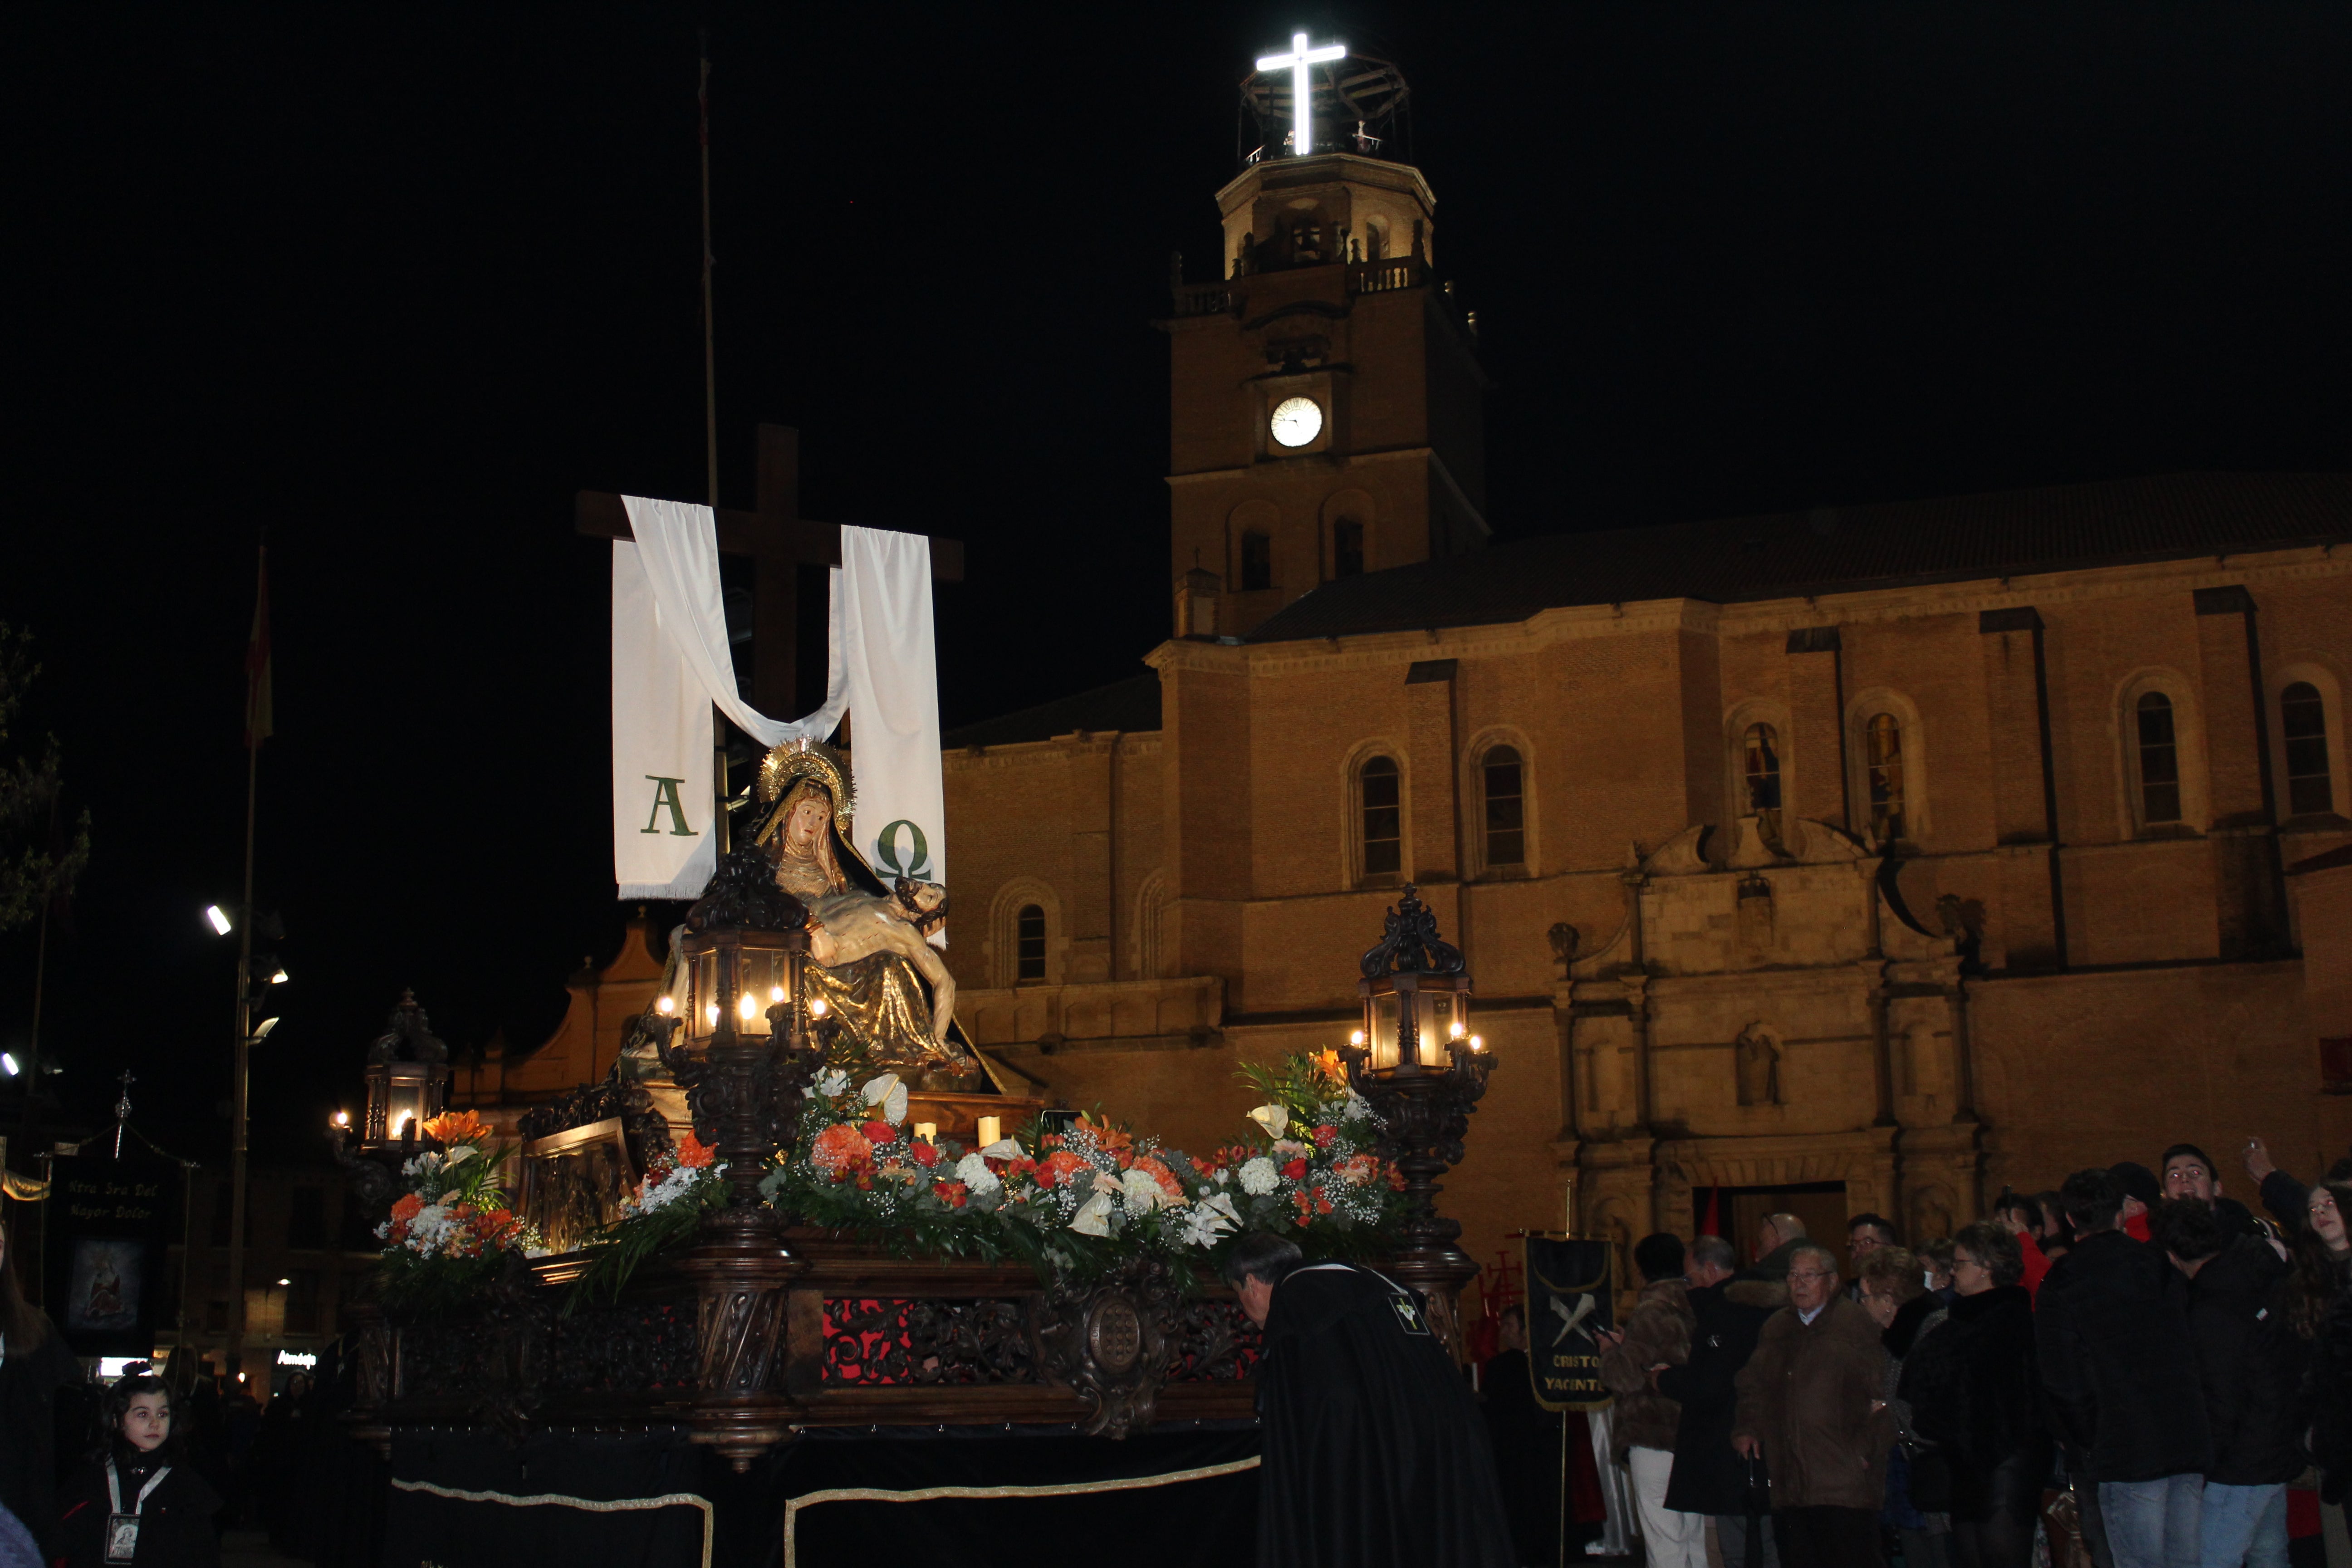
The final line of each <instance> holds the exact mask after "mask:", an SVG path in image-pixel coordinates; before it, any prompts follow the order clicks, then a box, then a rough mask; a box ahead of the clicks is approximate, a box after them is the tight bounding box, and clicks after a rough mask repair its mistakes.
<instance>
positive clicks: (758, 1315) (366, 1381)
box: [349, 1229, 1258, 1469]
mask: <svg viewBox="0 0 2352 1568" xmlns="http://www.w3.org/2000/svg"><path fill="white" fill-rule="evenodd" d="M580 1268H581V1261H580V1259H579V1258H577V1257H576V1256H566V1257H562V1258H543V1259H541V1260H540V1262H539V1263H538V1264H537V1265H535V1266H533V1267H532V1268H530V1269H529V1270H527V1271H526V1270H523V1269H521V1268H518V1269H517V1271H516V1275H515V1276H514V1277H513V1278H512V1279H511V1280H510V1281H509V1284H507V1285H506V1286H503V1287H502V1288H501V1289H499V1291H497V1292H495V1293H494V1296H495V1298H496V1299H495V1300H486V1302H485V1303H484V1306H483V1309H482V1310H480V1311H478V1312H477V1313H474V1314H471V1315H468V1316H467V1317H465V1318H463V1319H453V1320H446V1321H434V1322H429V1323H406V1324H398V1323H393V1322H389V1321H385V1320H384V1319H383V1318H382V1317H381V1316H380V1315H371V1316H369V1317H368V1318H367V1320H366V1321H364V1322H363V1323H362V1328H361V1333H360V1338H361V1362H362V1375H361V1399H360V1403H359V1404H358V1405H357V1406H356V1407H355V1408H354V1409H353V1410H352V1413H351V1415H350V1417H349V1419H350V1420H351V1421H352V1424H353V1426H354V1429H355V1430H356V1431H357V1432H358V1433H359V1435H360V1436H362V1437H363V1438H367V1439H370V1440H373V1441H374V1442H376V1443H378V1444H379V1445H380V1446H384V1447H388V1446H389V1443H390V1440H391V1436H392V1433H393V1431H394V1429H395V1428H398V1427H404V1426H496V1427H499V1428H501V1429H506V1430H517V1429H521V1428H528V1427H533V1426H541V1427H544V1426H555V1427H585V1428H595V1429H602V1430H629V1429H635V1428H644V1427H648V1426H682V1427H685V1428H686V1429H688V1431H689V1432H690V1433H691V1434H692V1436H693V1439H694V1440H695V1441H696V1442H698V1443H704V1444H708V1445H709V1446H710V1447H714V1448H716V1449H717V1450H718V1451H719V1452H720V1453H722V1454H724V1455H726V1456H727V1457H728V1458H729V1459H730V1460H731V1461H732V1462H733V1463H734V1465H735V1467H736V1468H738V1469H741V1468H747V1467H748V1466H749V1465H750V1463H751V1460H752V1459H753V1458H756V1457H757V1456H758V1455H759V1454H760V1453H761V1452H762V1451H764V1450H766V1449H767V1448H770V1447H773V1446H774V1445H776V1444H778V1443H781V1442H785V1441H789V1440H790V1439H791V1437H792V1436H793V1434H794V1433H795V1432H797V1431H800V1430H802V1429H804V1428H809V1427H853V1426H1002V1425H1003V1424H1006V1423H1012V1424H1014V1425H1040V1426H1076V1428H1077V1429H1078V1430H1080V1431H1082V1432H1084V1433H1087V1435H1089V1436H1106V1437H1124V1436H1129V1434H1130V1433H1134V1432H1139V1431H1142V1430H1144V1429H1146V1428H1148V1427H1150V1426H1151V1425H1153V1424H1154V1423H1155V1422H1160V1421H1191V1420H1216V1419H1231V1418H1244V1419H1246V1418H1247V1417H1248V1416H1250V1415H1251V1414H1252V1413H1253V1408H1254V1395H1255V1390H1254V1387H1253V1384H1251V1382H1250V1379H1249V1373H1250V1370H1251V1368H1252V1367H1253V1366H1254V1364H1255V1362H1256V1359H1257V1344H1258V1340H1257V1331H1256V1330H1255V1328H1253V1327H1252V1326H1251V1325H1250V1324H1249V1323H1248V1321H1246V1320H1245V1319H1244V1318H1243V1316H1242V1314H1241V1310H1240V1308H1239V1307H1238V1306H1237V1305H1236V1304H1235V1302H1234V1298H1233V1294H1232V1292H1231V1291H1230V1290H1229V1289H1226V1288H1225V1287H1224V1286H1223V1283H1222V1282H1208V1281H1203V1282H1201V1283H1200V1284H1199V1286H1198V1288H1197V1289H1196V1292H1195V1293H1194V1294H1192V1295H1190V1296H1187V1295H1185V1294H1184V1293H1183V1291H1182V1289H1181V1282H1180V1281H1179V1279H1177V1278H1176V1276H1175V1274H1174V1273H1173V1272H1172V1271H1171V1269H1169V1268H1167V1267H1166V1266H1165V1265H1163V1264H1157V1263H1146V1264H1142V1265H1139V1266H1137V1267H1136V1268H1133V1269H1131V1270H1129V1272H1127V1273H1124V1274H1121V1275H1118V1276H1116V1277H1114V1278H1112V1279H1106V1280H1102V1281H1098V1282H1096V1283H1094V1284H1091V1285H1089V1286H1087V1287H1085V1288H1083V1289H1047V1288H1045V1286H1043V1285H1041V1284H1040V1283H1039V1281H1038V1279H1037V1276H1036V1274H1035V1273H1034V1270H1032V1269H1030V1268H1028V1267H1027V1266H1025V1265H1020V1264H981V1263H961V1262H943V1261H938V1260H930V1259H921V1258H890V1257H887V1256H886V1255H883V1254H880V1253H878V1252H877V1251H876V1250H874V1249H873V1248H871V1247H866V1246H864V1245H862V1244H860V1243H856V1242H853V1241H849V1240H845V1239H844V1238H841V1237H836V1236H833V1235H830V1234H828V1233H824V1232H817V1231H805V1230H793V1231H786V1232H783V1233H782V1242H781V1245H779V1244H778V1243H777V1241H776V1240H775V1239H774V1236H773V1233H769V1235H768V1236H767V1237H764V1238H763V1237H761V1236H760V1235H759V1234H758V1233H757V1232H756V1231H755V1230H753V1229H746V1230H745V1231H744V1233H743V1234H742V1235H741V1236H740V1237H711V1238H708V1239H706V1240H705V1241H704V1242H703V1243H702V1244H700V1245H698V1246H697V1247H692V1248H689V1249H688V1250H686V1251H684V1252H682V1253H680V1254H678V1255H677V1256H676V1257H674V1258H668V1259H665V1260H663V1261H662V1262H661V1263H659V1264H656V1265H649V1266H648V1267H647V1268H646V1269H645V1270H644V1271H643V1272H642V1273H641V1275H640V1276H639V1278H638V1279H636V1280H635V1281H633V1282H632V1284H631V1286H630V1287H629V1289H628V1290H627V1292H626V1293H625V1296H624V1298H623V1300H621V1301H619V1302H618V1303H615V1304H613V1305H609V1306H595V1307H582V1308H580V1309H579V1310H576V1311H574V1312H573V1313H572V1314H571V1315H570V1316H568V1317H567V1316H564V1315H563V1313H562V1302H563V1293H564V1288H565V1287H566V1286H567V1285H568V1284H569V1283H570V1281H571V1280H572V1279H574V1278H576V1277H577V1275H578V1273H579V1270H580Z"/></svg>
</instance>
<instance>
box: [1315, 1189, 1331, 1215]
mask: <svg viewBox="0 0 2352 1568" xmlns="http://www.w3.org/2000/svg"><path fill="white" fill-rule="evenodd" d="M1315 1212H1316V1213H1317V1214H1329V1213H1330V1212H1331V1200H1330V1199H1329V1198H1327V1197H1325V1196H1324V1195H1323V1189H1322V1188H1320V1187H1318V1188H1316V1189H1315Z"/></svg>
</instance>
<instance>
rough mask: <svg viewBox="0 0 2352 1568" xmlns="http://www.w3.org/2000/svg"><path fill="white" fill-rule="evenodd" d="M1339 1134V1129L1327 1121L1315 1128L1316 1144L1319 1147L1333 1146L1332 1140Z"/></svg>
mask: <svg viewBox="0 0 2352 1568" xmlns="http://www.w3.org/2000/svg"><path fill="white" fill-rule="evenodd" d="M1338 1136H1339V1129H1338V1128H1336V1127H1334V1126H1332V1125H1331V1124H1330V1123H1329V1122H1328V1121H1327V1122H1325V1123H1324V1124H1323V1125H1322V1126H1320V1127H1318V1128H1317V1129H1316V1130H1315V1146H1316V1147H1317V1148H1318V1149H1328V1148H1329V1147H1330V1146H1331V1140H1332V1139H1334V1138H1337V1137H1338Z"/></svg>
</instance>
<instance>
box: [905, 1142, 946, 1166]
mask: <svg viewBox="0 0 2352 1568" xmlns="http://www.w3.org/2000/svg"><path fill="white" fill-rule="evenodd" d="M907 1152H908V1153H909V1154H912V1155H913V1156H914V1159H915V1163H916V1164H918V1165H920V1166H922V1167H923V1168H924V1169H925V1170H929V1169H930V1168H931V1167H932V1166H933V1165H936V1164H938V1163H940V1152H939V1151H938V1150H937V1149H934V1148H932V1147H931V1146H930V1145H929V1143H914V1144H910V1145H908V1150H907Z"/></svg>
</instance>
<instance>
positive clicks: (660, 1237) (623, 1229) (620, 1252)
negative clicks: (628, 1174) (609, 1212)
mask: <svg viewBox="0 0 2352 1568" xmlns="http://www.w3.org/2000/svg"><path fill="white" fill-rule="evenodd" d="M727 1194H728V1185H727V1184H726V1183H725V1182H724V1181H718V1180H713V1181H707V1182H704V1183H703V1184H701V1185H700V1186H699V1187H698V1188H697V1189H696V1190H695V1193H694V1195H693V1196H692V1197H690V1198H686V1199H681V1200H679V1201H678V1202H677V1203H673V1204H667V1205H663V1206H662V1207H660V1208H657V1209H655V1210H652V1211H651V1212H649V1213H634V1214H628V1215H623V1216H622V1217H621V1218H619V1219H617V1220H614V1222H613V1223H612V1224H611V1225H608V1226H605V1227H604V1229H603V1230H601V1231H599V1232H597V1233H596V1235H595V1236H594V1237H591V1238H590V1239H589V1240H588V1241H587V1243H586V1244H585V1245H583V1247H581V1248H580V1251H581V1253H582V1255H583V1257H585V1258H586V1259H587V1264H586V1267H585V1268H583V1269H582V1271H581V1274H580V1277H579V1278H578V1279H574V1280H573V1281H572V1289H571V1290H570V1292H569V1293H567V1294H566V1295H565V1297H564V1298H563V1315H564V1316H565V1317H570V1316H571V1315H572V1312H574V1311H575V1310H578V1309H579V1308H581V1307H583V1306H595V1305H598V1304H601V1303H610V1302H614V1301H617V1300H620V1299H621V1292H622V1291H623V1290H625V1289H627V1288H628V1284H629V1281H630V1280H631V1279H635V1277H636V1272H637V1270H638V1269H639V1268H643V1267H644V1266H645V1262H646V1259H647V1258H652V1257H654V1256H655V1255H656V1254H657V1253H663V1252H667V1251H668V1250H669V1249H670V1248H671V1247H682V1246H684V1245H685V1244H686V1243H687V1242H688V1240H690V1239H691V1238H692V1237H693V1236H694V1233H695V1232H696V1231H697V1230H698V1229H700V1228H701V1226H702V1220H703V1216H704V1215H708V1214H709V1213H710V1212H711V1211H712V1210H714V1209H721V1208H724V1207H726V1206H727Z"/></svg>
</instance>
